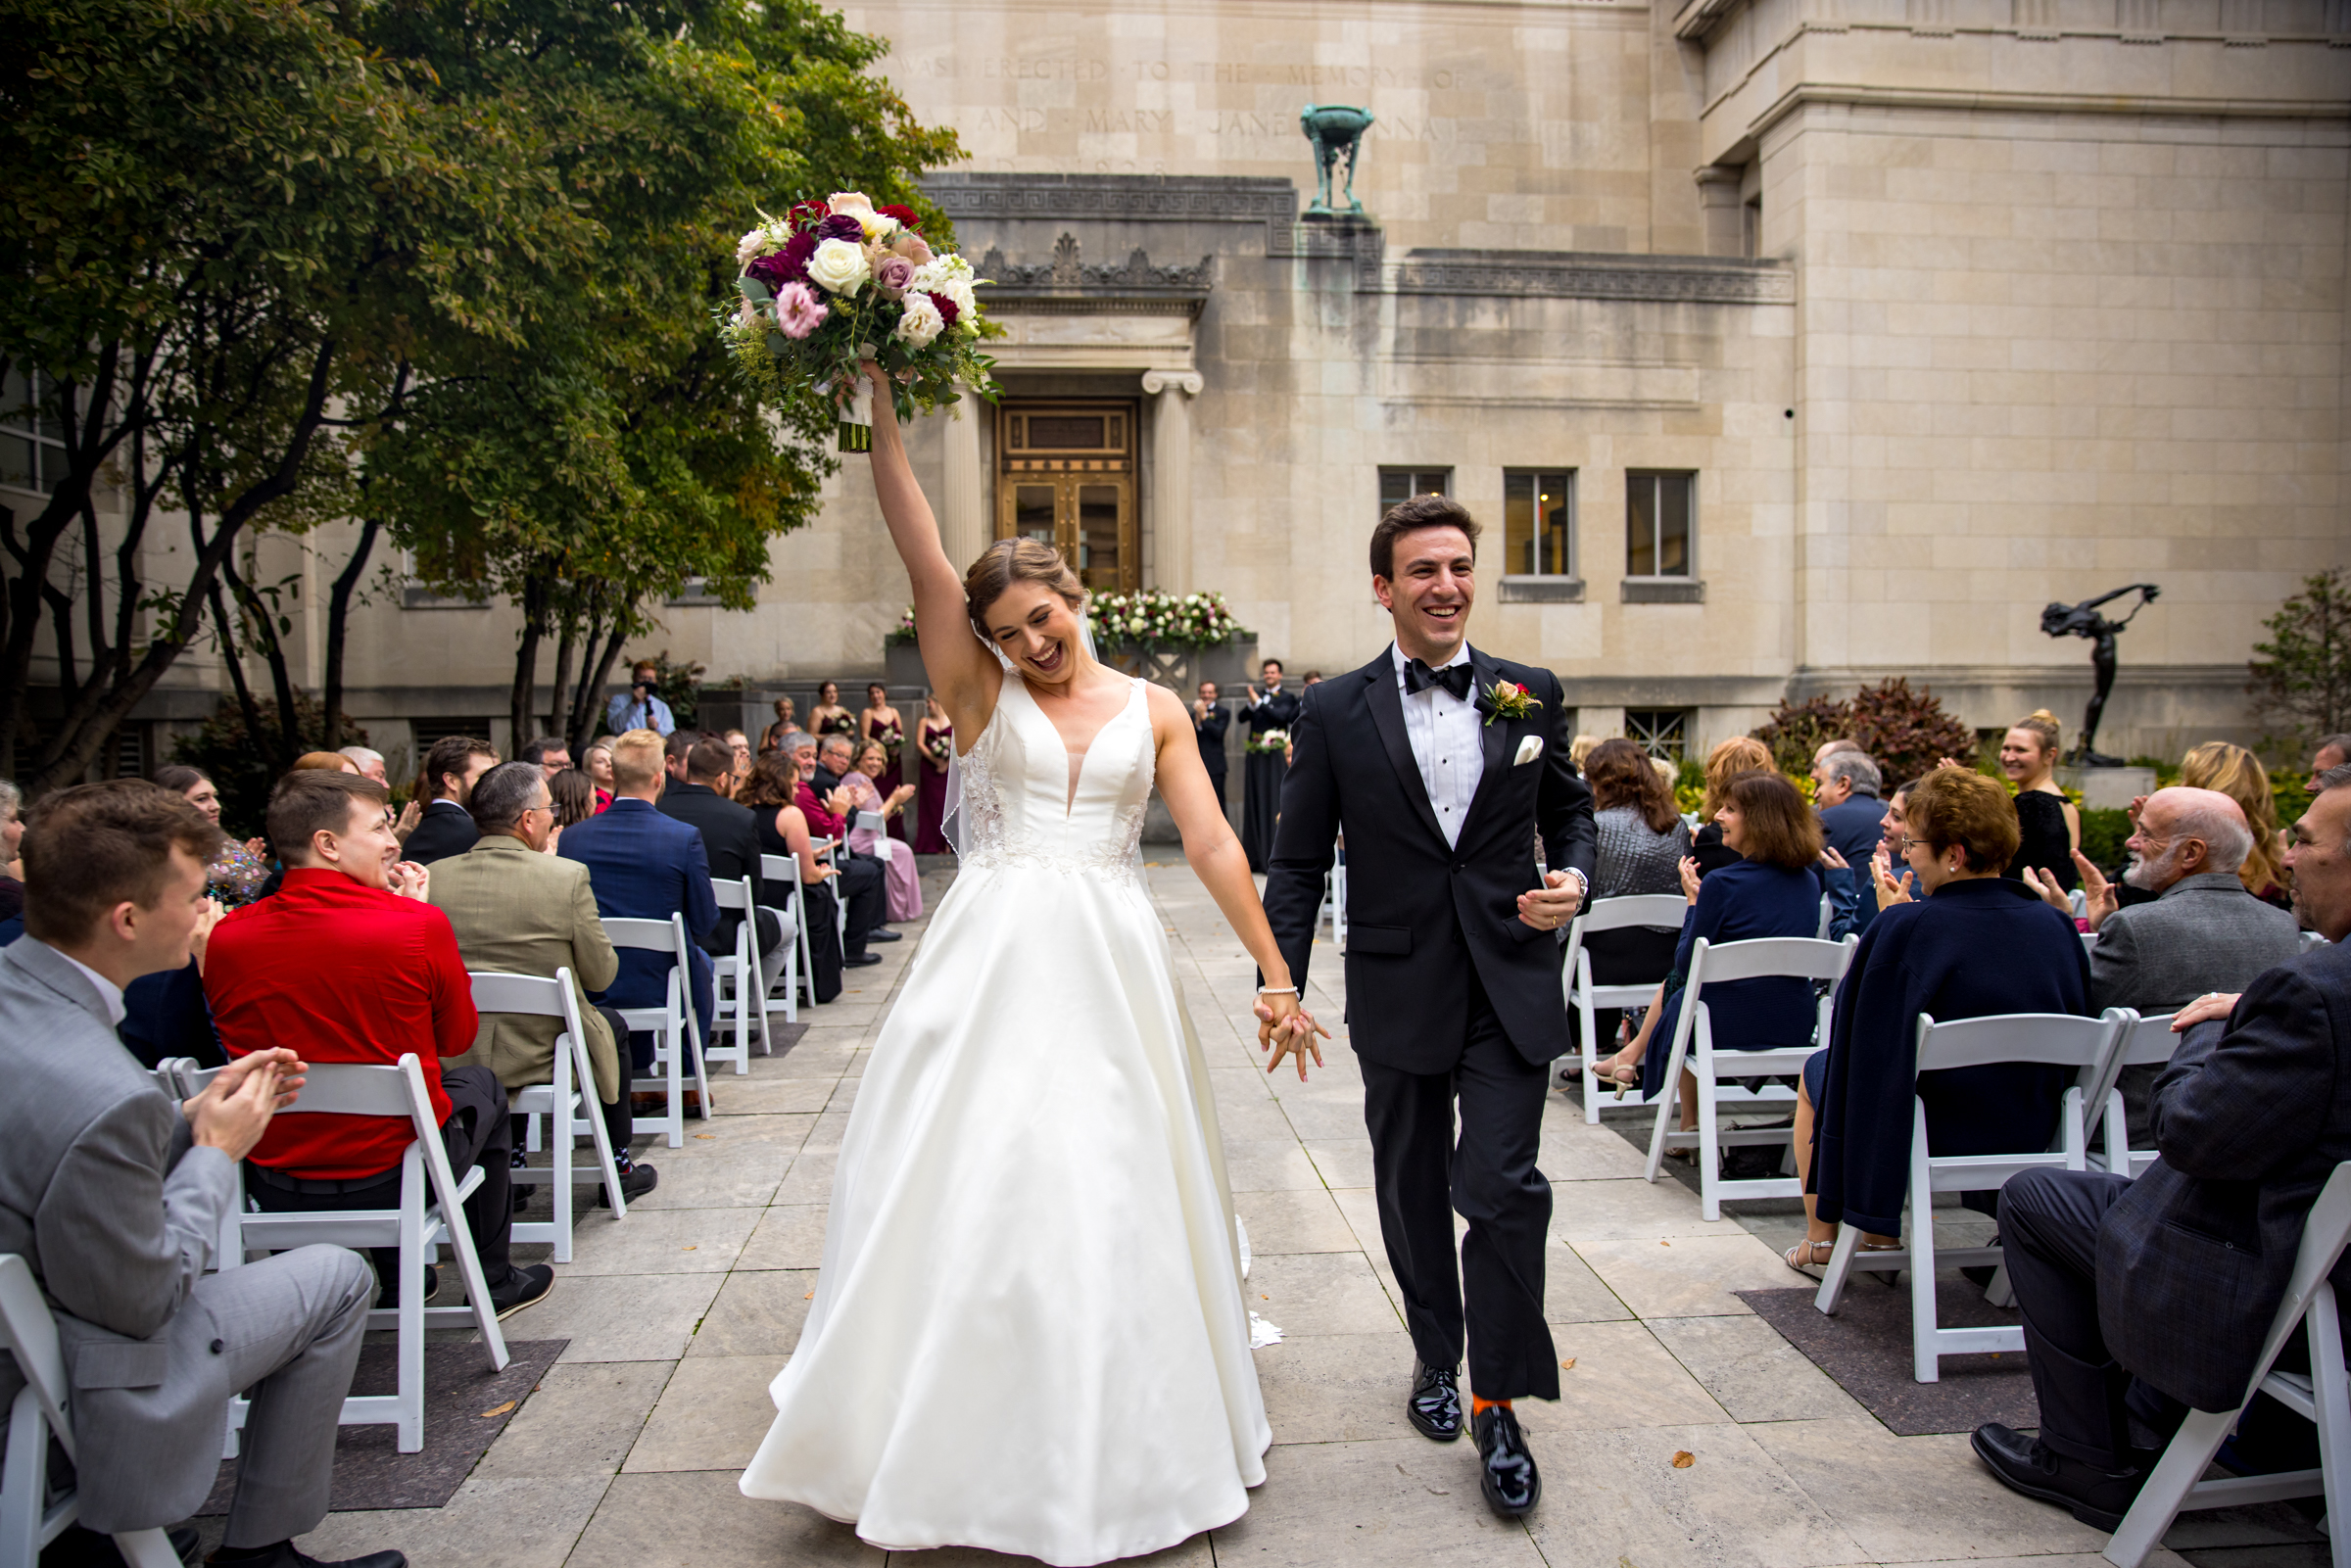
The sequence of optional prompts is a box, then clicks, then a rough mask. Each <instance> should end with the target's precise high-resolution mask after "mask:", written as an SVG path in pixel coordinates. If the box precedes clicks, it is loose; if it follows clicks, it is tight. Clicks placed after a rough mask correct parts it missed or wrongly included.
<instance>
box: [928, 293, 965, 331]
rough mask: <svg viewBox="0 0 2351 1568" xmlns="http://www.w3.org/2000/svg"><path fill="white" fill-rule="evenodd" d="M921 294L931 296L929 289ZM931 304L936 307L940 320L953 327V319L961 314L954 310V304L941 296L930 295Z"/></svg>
mask: <svg viewBox="0 0 2351 1568" xmlns="http://www.w3.org/2000/svg"><path fill="white" fill-rule="evenodd" d="M923 292H924V293H925V294H931V291H930V290H929V289H925V290H924V291H923ZM931 303H932V304H933V305H936V306H937V307H938V313H939V316H940V318H941V319H942V320H944V321H945V322H946V323H947V325H948V326H949V327H952V326H954V325H955V318H956V317H957V316H958V315H960V314H962V313H963V312H962V311H960V310H959V309H956V307H955V302H954V301H953V300H950V299H948V298H947V297H946V296H945V295H943V294H931Z"/></svg>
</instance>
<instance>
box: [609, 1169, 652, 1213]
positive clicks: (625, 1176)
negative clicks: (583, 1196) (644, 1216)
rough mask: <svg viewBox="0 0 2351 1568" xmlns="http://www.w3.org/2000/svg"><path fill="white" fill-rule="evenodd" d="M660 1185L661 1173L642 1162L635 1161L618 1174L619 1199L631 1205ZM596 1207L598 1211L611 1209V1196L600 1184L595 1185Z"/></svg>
mask: <svg viewBox="0 0 2351 1568" xmlns="http://www.w3.org/2000/svg"><path fill="white" fill-rule="evenodd" d="M660 1183H661V1172H659V1171H658V1170H655V1169H654V1168H653V1167H652V1166H650V1165H648V1164H646V1163H645V1162H644V1161H642V1160H640V1161H637V1162H635V1163H634V1164H631V1165H630V1166H629V1168H628V1169H626V1170H624V1171H622V1172H621V1173H620V1196H621V1199H622V1201H623V1202H626V1203H632V1204H633V1203H635V1202H636V1201H637V1200H638V1199H640V1198H642V1197H644V1196H645V1195H646V1194H647V1193H648V1192H651V1191H652V1190H653V1189H654V1188H655V1187H657V1186H659V1185H660ZM596 1207H597V1208H599V1209H609V1208H611V1207H612V1195H611V1194H610V1193H608V1192H606V1191H604V1189H603V1184H602V1183H598V1184H597V1189H596Z"/></svg>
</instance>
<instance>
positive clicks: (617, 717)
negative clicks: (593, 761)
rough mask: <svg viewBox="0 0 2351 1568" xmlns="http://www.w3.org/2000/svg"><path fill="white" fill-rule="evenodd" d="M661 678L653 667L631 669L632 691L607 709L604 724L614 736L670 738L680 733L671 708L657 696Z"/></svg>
mask: <svg viewBox="0 0 2351 1568" xmlns="http://www.w3.org/2000/svg"><path fill="white" fill-rule="evenodd" d="M660 674H661V672H660V671H659V670H657V669H655V668H654V667H653V666H652V665H650V664H647V663H642V662H640V663H638V664H635V665H632V666H630V669H629V689H627V690H626V691H623V692H620V693H618V694H616V695H615V696H614V697H613V698H612V700H611V701H610V702H608V703H606V704H605V705H604V723H605V724H606V725H608V726H610V728H611V731H612V733H613V734H614V735H627V734H628V733H629V732H630V731H631V730H650V731H652V732H653V733H654V734H655V735H658V736H663V737H664V738H666V737H667V736H670V735H672V734H674V733H675V732H676V730H677V728H678V721H677V720H676V719H674V718H672V717H671V716H670V711H669V704H668V703H666V702H664V701H662V700H661V699H660V698H659V697H657V696H655V695H654V694H653V689H654V687H655V686H656V685H657V684H658V681H659V678H660Z"/></svg>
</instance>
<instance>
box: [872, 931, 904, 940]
mask: <svg viewBox="0 0 2351 1568" xmlns="http://www.w3.org/2000/svg"><path fill="white" fill-rule="evenodd" d="M865 939H866V940H867V941H869V942H902V941H904V940H906V933H905V932H904V931H867V932H866V933H865Z"/></svg>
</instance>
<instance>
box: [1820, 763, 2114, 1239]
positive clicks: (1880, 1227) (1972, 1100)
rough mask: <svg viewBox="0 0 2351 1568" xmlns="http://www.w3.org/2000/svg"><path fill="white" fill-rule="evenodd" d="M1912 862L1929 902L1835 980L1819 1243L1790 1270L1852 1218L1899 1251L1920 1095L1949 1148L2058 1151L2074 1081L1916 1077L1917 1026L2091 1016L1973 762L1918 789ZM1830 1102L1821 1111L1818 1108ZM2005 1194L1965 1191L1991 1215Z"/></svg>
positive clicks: (1938, 1141)
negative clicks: (2061, 1115) (2011, 865)
mask: <svg viewBox="0 0 2351 1568" xmlns="http://www.w3.org/2000/svg"><path fill="white" fill-rule="evenodd" d="M1903 827H1904V830H1905V836H1904V837H1903V839H1902V845H1903V858H1904V860H1905V861H1907V862H1908V864H1909V867H1910V871H1911V874H1912V876H1913V878H1914V879H1915V883H1914V885H1915V888H1916V890H1918V891H1922V892H1924V893H1926V894H1927V895H1928V896H1927V897H1925V898H1923V899H1921V900H1919V901H1917V902H1915V903H1904V904H1894V905H1890V906H1889V907H1887V908H1885V909H1883V910H1881V911H1879V913H1878V918H1877V919H1876V920H1874V921H1872V922H1870V926H1869V929H1868V930H1867V931H1865V932H1863V933H1862V937H1861V946H1860V948H1859V949H1858V950H1857V951H1856V952H1855V953H1854V955H1853V965H1852V968H1851V969H1849V970H1847V972H1846V976H1845V980H1844V983H1843V984H1842V985H1840V986H1839V987H1838V992H1837V1016H1836V1020H1835V1022H1833V1023H1832V1024H1831V1026H1830V1035H1829V1046H1828V1049H1827V1050H1825V1051H1821V1052H1819V1053H1817V1054H1816V1055H1814V1056H1813V1058H1812V1059H1811V1060H1810V1061H1809V1062H1807V1063H1805V1064H1804V1076H1803V1087H1802V1089H1801V1091H1800V1092H1799V1100H1798V1104H1797V1113H1796V1157H1797V1167H1798V1170H1799V1172H1800V1173H1801V1174H1802V1176H1803V1178H1804V1189H1805V1190H1804V1212H1805V1215H1806V1217H1807V1218H1808V1219H1809V1220H1810V1224H1809V1226H1808V1229H1807V1236H1808V1238H1809V1239H1808V1240H1806V1241H1803V1242H1799V1243H1798V1244H1797V1245H1796V1246H1794V1247H1792V1248H1790V1249H1789V1250H1788V1252H1787V1255H1786V1257H1787V1260H1788V1264H1789V1266H1790V1267H1792V1268H1797V1269H1810V1268H1817V1267H1820V1266H1822V1265H1824V1264H1826V1263H1827V1262H1828V1260H1829V1255H1830V1253H1831V1252H1832V1251H1833V1250H1834V1248H1835V1246H1836V1242H1837V1227H1838V1225H1839V1224H1840V1223H1841V1222H1842V1223H1846V1224H1852V1225H1858V1226H1860V1227H1861V1232H1862V1236H1861V1245H1862V1246H1863V1247H1864V1248H1872V1247H1874V1248H1878V1249H1881V1250H1882V1249H1885V1248H1889V1247H1893V1246H1895V1245H1897V1243H1898V1238H1899V1236H1900V1233H1901V1223H1902V1200H1903V1197H1904V1195H1905V1192H1906V1190H1907V1188H1908V1184H1909V1176H1910V1124H1911V1115H1910V1100H1911V1096H1912V1094H1913V1093H1914V1092H1915V1094H1916V1095H1917V1097H1918V1098H1919V1099H1920V1100H1921V1101H1923V1102H1925V1105H1926V1108H1927V1141H1928V1143H1929V1144H1930V1145H1931V1146H1932V1147H1933V1148H1934V1150H1935V1152H1936V1153H1937V1154H1938V1155H1976V1154H2014V1153H2016V1152H2018V1151H2020V1150H2039V1149H2045V1148H2047V1147H2048V1144H2049V1140H2050V1138H2051V1137H2053V1136H2054V1135H2055V1133H2056V1130H2057V1114H2058V1110H2059V1107H2060V1105H2061V1103H2062V1101H2063V1099H2064V1095H2065V1088H2066V1084H2067V1083H2068V1082H2069V1081H2071V1079H2072V1077H2073V1073H2072V1072H2071V1071H2070V1070H2069V1069H2065V1068H2056V1067H2042V1066H2039V1065H2035V1064H2032V1063H2015V1064H2010V1063H1995V1064H1992V1065H1990V1066H1986V1067H1975V1068H1952V1069H1946V1070H1943V1071H1938V1072H1929V1073H1926V1074H1924V1075H1923V1076H1922V1075H1920V1074H1919V1073H1918V1070H1917V1064H1918V1019H1919V1015H1920V1014H1922V1013H1924V1014H1927V1015H1928V1016H1930V1017H1932V1018H1933V1019H1934V1020H1935V1021H1936V1022H1939V1023H1941V1022H1950V1021H1952V1020H1955V1019H1976V1018H1989V1017H1991V1016H1992V1015H1994V1014H2000V1013H2072V1014H2077V1015H2080V1016H2083V1017H2088V1016H2090V1009H2089V960H2088V958H2087V955H2085V954H2084V952H2083V950H2082V939H2081V937H2080V936H2079V934H2077V933H2076V931H2075V929H2074V923H2073V922H2072V921H2070V920H2068V919H2067V918H2066V917H2064V916H2063V915H2060V914H2058V913H2057V912H2056V911H2055V910H2054V909H2051V908H2050V907H2049V906H2048V905H2046V904H2044V903H2042V902H2041V901H2040V900H2039V898H2038V897H2036V896H2034V894H2033V891H2032V889H2031V888H2029V887H2027V886H2025V885H2024V884H2023V883H2022V882H2016V881H2010V880H2007V879H2005V878H2003V877H2002V876H2001V875H2000V873H2001V872H2002V870H2003V869H2005V868H2006V866H2007V865H2008V862H2009V861H2010V860H2011V859H2012V858H2014V856H2015V854H2016V846H2017V827H2016V812H2015V810H2014V809H2013V808H2012V807H2011V806H2010V804H2009V800H2008V791H2007V790H2005V789H2003V788H2001V787H2000V786H1999V785H1998V784H1994V783H1993V782H1992V781H1991V780H1990V779H1987V778H1985V777H1984V776H1983V775H1981V774H1978V773H1971V772H1969V771H1967V770H1965V769H1962V768H1956V767H1951V768H1939V769H1937V770H1936V771H1935V772H1933V773H1931V774H1929V775H1927V777H1926V778H1924V779H1922V780H1920V781H1919V782H1918V784H1917V785H1916V787H1914V788H1913V789H1912V790H1911V791H1910V797H1909V799H1908V800H1907V801H1906V802H1905V803H1904V807H1903ZM1816 1108H1817V1109H1816ZM1995 1199H1996V1195H1995V1194H1992V1193H1980V1194H1979V1193H1966V1194H1962V1195H1961V1201H1962V1202H1964V1203H1966V1204H1967V1206H1968V1207H1969V1208H1971V1209H1979V1210H1983V1211H1985V1212H1994V1211H1993V1204H1994V1201H1995Z"/></svg>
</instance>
